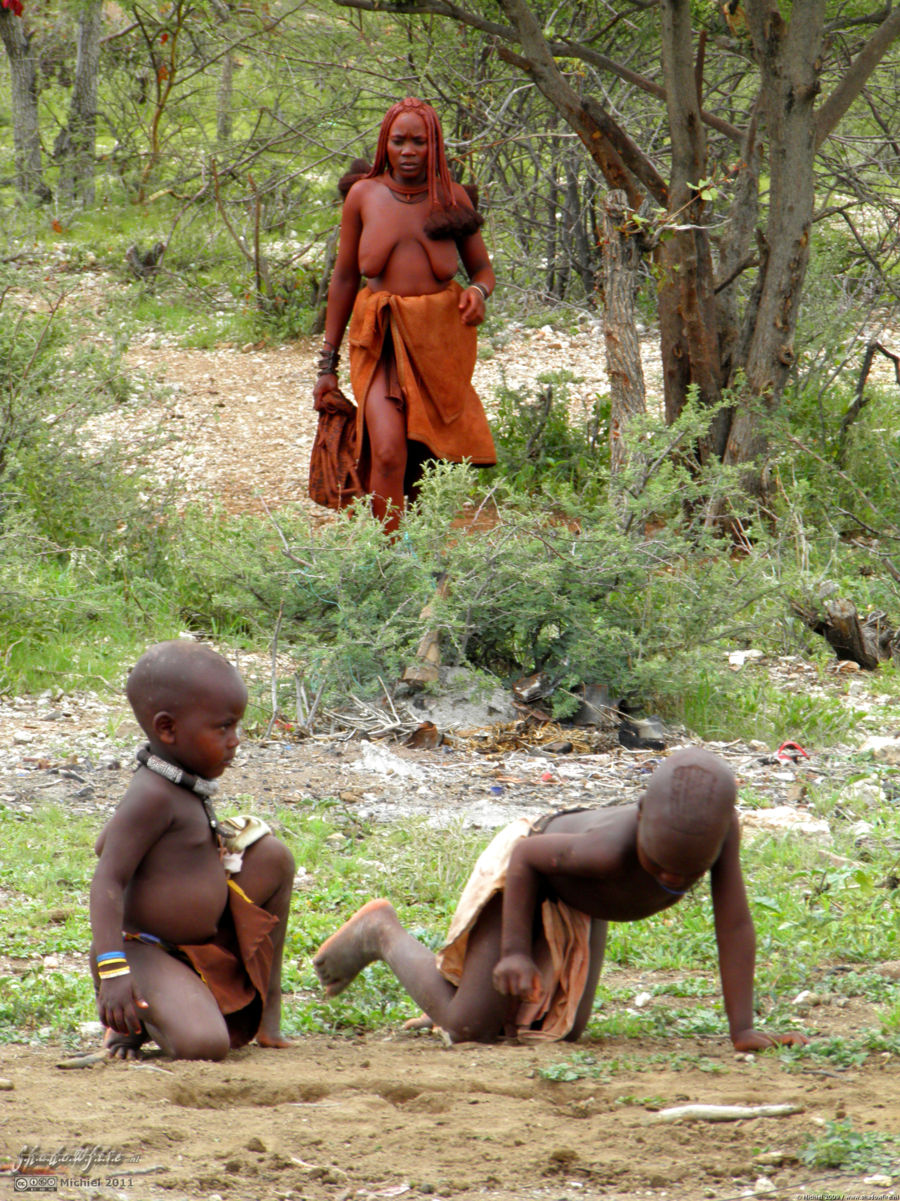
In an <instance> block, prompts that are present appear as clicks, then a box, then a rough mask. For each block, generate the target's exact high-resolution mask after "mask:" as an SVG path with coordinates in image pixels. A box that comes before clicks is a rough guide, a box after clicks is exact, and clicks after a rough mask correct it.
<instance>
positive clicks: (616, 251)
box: [603, 190, 645, 475]
mask: <svg viewBox="0 0 900 1201" xmlns="http://www.w3.org/2000/svg"><path fill="white" fill-rule="evenodd" d="M630 213H631V209H630V207H629V204H628V197H627V196H626V195H625V193H624V192H623V191H620V190H614V191H612V192H610V193H609V195H608V196H607V198H606V204H605V206H604V212H603V293H604V310H605V320H604V323H603V332H604V337H605V340H606V374H607V375H608V377H609V395H610V405H611V410H612V411H611V414H610V421H609V458H610V470H611V471H612V474H613V475H615V474H616V472H618V471H619V470H620V469H621V468H622V467H623V465H624V464H625V462H626V460H627V458H628V423H629V421H630V420H631V418H632V417H634V416H635V415H636V414H638V413H643V412H645V404H644V396H645V393H644V371H643V367H642V366H641V348H640V344H639V342H638V336H637V329H636V327H635V323H634V294H635V273H636V270H637V266H638V263H639V262H640V251H639V249H638V247H637V245H636V242H635V238H634V235H630V236H629V234H627V233H626V232H625V229H626V225H627V222H628V219H629V216H630Z"/></svg>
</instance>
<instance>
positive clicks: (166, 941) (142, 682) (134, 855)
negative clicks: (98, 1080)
mask: <svg viewBox="0 0 900 1201" xmlns="http://www.w3.org/2000/svg"><path fill="white" fill-rule="evenodd" d="M126 692H127V695H128V700H129V702H130V704H131V707H132V709H133V710H134V714H135V717H136V718H137V720H138V722H139V723H140V726H141V729H142V730H143V731H144V733H145V734H146V735H147V739H148V743H147V746H146V747H144V748H142V750H141V751H139V752H138V761H139V764H140V766H139V767H138V768H137V770H136V771H135V774H134V777H133V778H132V781H131V783H130V784H129V786H128V790H127V792H126V793H125V796H124V798H123V800H122V802H121V804H120V805H119V807H118V808H117V809H116V812H115V813H114V814H113V816H112V817H111V818H110V820H109V822H108V823H107V824H106V826H105V827H104V829H103V831H102V832H101V834H100V837H99V838H98V839H97V845H96V851H97V854H98V855H99V857H100V859H99V863H98V864H97V868H96V871H95V872H94V879H93V883H92V885H91V929H92V934H93V941H92V946H91V968H92V971H93V974H94V982H95V986H96V988H97V1008H98V1010H99V1013H100V1020H101V1022H102V1023H103V1025H104V1026H105V1027H106V1028H107V1032H106V1037H105V1045H106V1047H107V1050H108V1052H109V1053H110V1054H111V1055H113V1056H117V1057H119V1058H123V1059H124V1058H133V1057H136V1056H137V1055H139V1054H140V1051H139V1048H140V1047H141V1045H142V1044H143V1043H144V1042H146V1041H148V1040H149V1039H153V1040H155V1041H156V1042H157V1043H158V1044H159V1046H160V1047H161V1048H162V1050H163V1051H164V1053H165V1054H167V1055H169V1056H171V1057H173V1058H175V1059H223V1058H224V1057H225V1055H226V1054H227V1053H228V1050H229V1047H235V1046H242V1045H244V1044H245V1043H248V1042H250V1041H251V1040H252V1039H253V1038H255V1039H256V1041H257V1042H258V1043H259V1044H260V1045H261V1046H264V1047H284V1046H287V1045H288V1043H287V1041H286V1040H285V1039H284V1038H283V1037H282V1034H281V959H282V952H283V948H284V936H285V929H286V924H287V916H288V906H289V902H290V895H291V888H292V884H293V877H294V861H293V858H292V856H291V853H290V851H288V849H287V847H285V846H284V845H283V844H282V843H281V842H279V841H278V839H276V838H275V837H274V836H273V835H272V834H271V833H270V832H269V831H268V827H267V826H265V824H264V823H261V822H254V821H253V820H252V819H251V821H250V822H247V819H244V822H243V823H242V821H241V819H237V827H240V826H241V825H242V824H243V825H245V828H244V829H243V830H241V829H239V828H238V829H233V830H231V831H229V829H228V824H227V822H226V823H223V827H224V831H228V832H230V833H232V834H234V836H235V837H234V839H233V841H231V842H230V843H229V842H227V840H226V839H225V838H224V837H223V829H220V827H219V823H218V822H217V819H216V816H215V813H214V811H213V808H212V804H211V802H210V799H209V798H210V796H211V794H212V793H213V792H214V790H215V784H214V783H213V781H214V780H216V779H217V778H218V777H219V776H221V775H222V773H223V772H224V771H225V768H226V767H228V765H229V764H230V763H231V761H232V759H233V758H234V755H235V752H236V750H237V748H238V745H239V741H240V740H239V734H238V726H239V723H240V720H241V718H242V717H243V714H244V709H245V708H246V705H247V689H246V688H245V687H244V683H243V681H242V680H241V677H240V676H239V675H238V673H237V671H236V670H235V668H234V667H232V665H231V664H230V663H229V662H228V661H227V660H226V659H223V658H222V656H221V655H218V654H216V653H215V652H214V651H213V650H211V649H210V648H209V647H206V646H203V645H201V644H199V643H195V642H188V641H185V640H177V641H172V642H162V643H159V644H158V645H156V646H153V647H151V648H150V649H149V650H148V651H147V652H146V654H145V655H143V656H142V657H141V659H140V660H139V661H138V663H137V664H136V666H135V667H134V669H133V671H132V672H131V674H130V675H129V677H128V683H127V686H126ZM241 835H243V837H241ZM241 848H242V849H241Z"/></svg>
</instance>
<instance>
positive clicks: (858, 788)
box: [841, 777, 884, 809]
mask: <svg viewBox="0 0 900 1201" xmlns="http://www.w3.org/2000/svg"><path fill="white" fill-rule="evenodd" d="M841 801H842V802H847V803H849V804H851V805H856V806H858V807H861V808H863V809H876V808H877V807H878V806H880V805H882V804H884V789H883V788H882V787H881V785H880V784H879V783H878V781H877V780H875V779H874V778H872V777H869V778H868V779H866V780H854V781H853V783H852V784H848V785H847V787H846V788H845V789H844V791H843V792H842V793H841Z"/></svg>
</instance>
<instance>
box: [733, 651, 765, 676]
mask: <svg viewBox="0 0 900 1201" xmlns="http://www.w3.org/2000/svg"><path fill="white" fill-rule="evenodd" d="M762 657H763V653H762V651H731V652H729V655H728V666H729V667H730V668H731V669H732V671H740V670H741V668H742V667H743V666H744V664H745V663H752V662H753V660H754V659H761V658H762Z"/></svg>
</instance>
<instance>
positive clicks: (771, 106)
mask: <svg viewBox="0 0 900 1201" xmlns="http://www.w3.org/2000/svg"><path fill="white" fill-rule="evenodd" d="M746 14H747V23H748V27H749V29H750V33H751V36H752V38H753V43H754V49H755V53H756V56H757V58H758V60H759V64H760V71H761V84H762V86H761V90H760V108H761V113H762V116H763V120H764V122H765V131H766V135H767V141H768V147H769V209H768V218H767V222H766V233H765V239H764V244H763V251H764V253H763V262H762V263H761V264H760V269H759V279H758V283H757V288H756V292H755V296H754V298H753V302H752V303H751V305H750V306H749V307H748V312H747V315H746V321H747V322H748V324H747V328H746V332H745V338H746V343H747V348H748V349H747V357H746V363H745V364H744V380H745V382H744V385H743V390H742V401H743V403H741V404H740V405H739V406H738V407H737V408H736V409H735V412H734V419H733V421H732V423H731V429H730V431H729V434H728V440H727V444H726V447H725V453H724V456H723V460H724V462H725V463H748V462H755V466H754V468H753V469H752V470H751V471H750V472H748V474H747V476H746V480H745V482H746V484H747V485H748V487H750V489H751V490H752V491H754V492H756V493H758V494H760V495H765V493H766V492H767V491H768V477H767V472H766V469H765V463H764V460H765V455H766V451H767V445H766V439H765V436H764V434H763V433H762V427H761V422H762V418H763V417H764V416H765V415H766V414H767V413H770V412H772V411H773V410H774V409H775V408H776V407H777V405H778V403H779V402H780V400H781V396H782V393H783V391H784V385H785V382H786V380H787V376H788V372H789V371H790V369H791V367H792V365H793V362H794V332H795V329H796V326H797V313H798V309H799V305H800V297H801V294H802V291H803V284H804V280H805V278H806V268H807V265H808V262H809V236H810V227H811V225H812V217H813V207H814V204H815V183H814V178H813V165H814V160H815V152H816V114H815V109H814V104H815V100H816V97H817V95H818V92H819V71H820V70H821V64H822V52H823V48H824V47H823V40H824V10H823V6H822V4H821V3H820V0H796V2H795V3H794V5H793V8H792V11H791V19H790V23H789V24H788V23H786V22H785V21H784V20H783V19H782V17H781V15H780V14H779V12H778V10H777V9H776V8H770V7H768V6H764V5H763V4H761V3H759V2H756V3H751V2H748V3H747V5H746ZM736 366H737V367H739V366H740V364H739V363H738V364H736Z"/></svg>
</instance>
